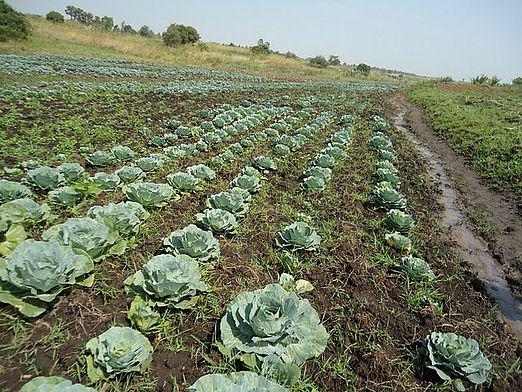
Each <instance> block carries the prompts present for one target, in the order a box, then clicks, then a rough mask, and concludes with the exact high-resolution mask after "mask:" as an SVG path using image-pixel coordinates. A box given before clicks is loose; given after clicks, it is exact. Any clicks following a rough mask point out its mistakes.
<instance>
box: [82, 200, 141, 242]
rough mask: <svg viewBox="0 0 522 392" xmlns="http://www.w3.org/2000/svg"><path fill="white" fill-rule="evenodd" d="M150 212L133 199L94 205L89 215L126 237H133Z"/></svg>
mask: <svg viewBox="0 0 522 392" xmlns="http://www.w3.org/2000/svg"><path fill="white" fill-rule="evenodd" d="M149 216H150V214H149V213H148V212H147V211H146V210H145V209H144V208H143V206H142V205H141V204H139V203H135V202H133V201H127V202H120V203H118V204H114V203H109V204H107V205H105V206H93V207H91V208H90V209H89V211H88V212H87V217H88V218H92V219H95V220H96V221H97V222H100V223H103V224H104V225H105V226H107V227H108V228H109V229H110V230H112V231H114V232H117V233H118V234H119V235H120V236H122V237H124V238H132V237H134V236H135V235H136V234H138V232H139V230H140V226H141V224H142V223H143V222H144V221H145V220H147V219H148V218H149Z"/></svg>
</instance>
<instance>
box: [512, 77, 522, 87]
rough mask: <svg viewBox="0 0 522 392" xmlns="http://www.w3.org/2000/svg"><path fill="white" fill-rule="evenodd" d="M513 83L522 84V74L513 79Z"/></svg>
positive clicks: (515, 84)
mask: <svg viewBox="0 0 522 392" xmlns="http://www.w3.org/2000/svg"><path fill="white" fill-rule="evenodd" d="M512 83H513V85H514V86H522V76H519V77H518V78H515V79H513V81H512Z"/></svg>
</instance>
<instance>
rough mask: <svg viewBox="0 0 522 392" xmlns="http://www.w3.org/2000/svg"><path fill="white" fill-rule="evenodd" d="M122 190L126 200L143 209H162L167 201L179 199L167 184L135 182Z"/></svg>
mask: <svg viewBox="0 0 522 392" xmlns="http://www.w3.org/2000/svg"><path fill="white" fill-rule="evenodd" d="M122 190H123V193H124V194H125V196H127V199H129V200H130V201H135V202H137V203H140V204H141V205H142V206H144V207H163V206H164V205H166V204H167V202H168V201H170V200H173V199H179V196H177V195H176V194H175V193H174V189H172V187H171V186H170V185H168V184H156V183H153V182H136V183H132V184H128V185H125V186H124V187H123V189H122Z"/></svg>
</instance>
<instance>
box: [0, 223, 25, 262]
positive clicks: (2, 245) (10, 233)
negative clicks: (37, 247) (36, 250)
mask: <svg viewBox="0 0 522 392" xmlns="http://www.w3.org/2000/svg"><path fill="white" fill-rule="evenodd" d="M26 238H27V233H26V232H25V230H24V227H23V226H22V225H21V224H12V223H8V222H7V221H4V220H0V256H7V255H8V254H10V253H11V252H12V251H13V250H14V249H15V248H16V247H17V246H18V244H19V243H21V242H22V241H24V240H25V239H26Z"/></svg>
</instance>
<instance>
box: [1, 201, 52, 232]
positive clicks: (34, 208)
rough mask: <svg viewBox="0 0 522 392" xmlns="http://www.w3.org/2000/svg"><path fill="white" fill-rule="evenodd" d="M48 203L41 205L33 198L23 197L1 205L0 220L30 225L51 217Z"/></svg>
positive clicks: (25, 225)
mask: <svg viewBox="0 0 522 392" xmlns="http://www.w3.org/2000/svg"><path fill="white" fill-rule="evenodd" d="M49 214H50V209H49V207H48V206H47V204H42V205H39V204H38V203H37V202H35V201H34V200H33V199H29V198H27V197H26V198H23V199H16V200H13V201H9V202H7V203H4V204H2V205H0V221H5V222H8V223H10V224H18V225H22V226H24V227H30V226H33V225H35V224H36V223H39V222H42V221H44V220H46V219H47V218H48V217H49Z"/></svg>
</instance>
